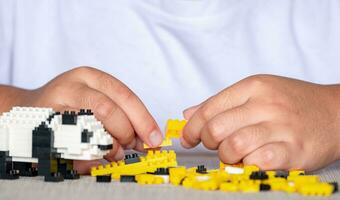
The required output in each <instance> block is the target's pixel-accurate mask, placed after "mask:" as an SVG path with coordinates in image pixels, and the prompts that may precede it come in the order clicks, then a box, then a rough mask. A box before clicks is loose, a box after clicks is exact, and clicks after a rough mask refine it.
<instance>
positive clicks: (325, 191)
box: [297, 183, 334, 196]
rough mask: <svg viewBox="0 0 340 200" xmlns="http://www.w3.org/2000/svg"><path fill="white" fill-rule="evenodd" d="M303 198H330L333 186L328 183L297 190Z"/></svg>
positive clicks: (310, 185) (315, 184) (306, 186)
mask: <svg viewBox="0 0 340 200" xmlns="http://www.w3.org/2000/svg"><path fill="white" fill-rule="evenodd" d="M297 191H298V192H299V193H300V194H302V195H304V196H330V195H331V194H332V193H333V191H334V186H333V185H332V184H328V183H314V184H307V185H304V186H302V187H300V188H299V189H298V190H297Z"/></svg>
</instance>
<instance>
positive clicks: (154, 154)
mask: <svg viewBox="0 0 340 200" xmlns="http://www.w3.org/2000/svg"><path fill="white" fill-rule="evenodd" d="M176 166H177V160H176V154H175V152H174V151H169V152H168V151H148V153H147V155H146V156H145V157H144V156H140V162H137V163H132V164H125V162H124V161H118V162H112V163H110V164H108V165H106V166H101V165H100V166H98V167H93V168H92V169H91V175H92V176H98V175H107V174H111V175H112V178H114V179H118V178H119V177H120V175H137V174H143V173H147V172H154V171H155V170H156V169H157V168H167V167H176Z"/></svg>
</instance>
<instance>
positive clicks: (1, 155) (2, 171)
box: [0, 151, 19, 179]
mask: <svg viewBox="0 0 340 200" xmlns="http://www.w3.org/2000/svg"><path fill="white" fill-rule="evenodd" d="M18 178H19V171H18V170H15V169H14V166H13V162H12V159H11V157H10V156H9V152H8V151H0V179H18Z"/></svg>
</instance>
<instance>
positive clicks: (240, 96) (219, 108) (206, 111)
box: [182, 83, 250, 148]
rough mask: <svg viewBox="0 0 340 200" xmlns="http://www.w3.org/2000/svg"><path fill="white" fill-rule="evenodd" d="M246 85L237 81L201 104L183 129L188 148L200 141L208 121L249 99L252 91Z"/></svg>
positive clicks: (183, 138)
mask: <svg viewBox="0 0 340 200" xmlns="http://www.w3.org/2000/svg"><path fill="white" fill-rule="evenodd" d="M244 85H245V84H241V83H236V84H235V85H232V86H231V87H229V88H227V89H225V90H223V91H222V92H220V93H218V94H216V95H215V96H213V97H211V98H209V99H208V100H207V101H206V102H205V103H204V104H203V105H201V106H200V108H199V109H198V110H197V111H196V112H195V113H194V115H193V116H192V117H191V119H190V120H189V121H188V123H187V124H186V126H185V127H184V129H183V137H182V140H185V143H187V144H188V146H185V147H186V148H191V147H194V146H196V145H197V144H198V143H199V142H200V138H199V135H200V130H201V129H202V128H203V126H204V125H205V124H206V123H207V121H209V120H210V119H212V118H213V117H214V116H216V115H217V114H218V113H221V112H223V111H226V110H229V109H232V108H234V107H237V106H240V105H242V104H244V103H246V102H247V101H248V99H249V97H250V92H248V90H247V89H246V88H245V87H244ZM183 143H184V142H183Z"/></svg>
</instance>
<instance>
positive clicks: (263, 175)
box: [249, 171, 268, 180]
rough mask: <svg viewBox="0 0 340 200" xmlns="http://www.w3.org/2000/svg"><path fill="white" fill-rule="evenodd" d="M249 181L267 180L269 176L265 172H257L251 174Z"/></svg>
mask: <svg viewBox="0 0 340 200" xmlns="http://www.w3.org/2000/svg"><path fill="white" fill-rule="evenodd" d="M249 179H251V180H266V179H268V175H267V173H266V172H265V171H255V172H252V173H251V174H250V177H249Z"/></svg>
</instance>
